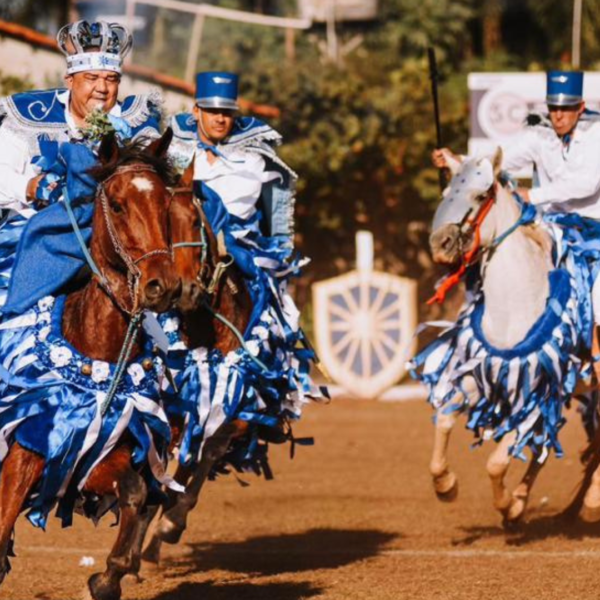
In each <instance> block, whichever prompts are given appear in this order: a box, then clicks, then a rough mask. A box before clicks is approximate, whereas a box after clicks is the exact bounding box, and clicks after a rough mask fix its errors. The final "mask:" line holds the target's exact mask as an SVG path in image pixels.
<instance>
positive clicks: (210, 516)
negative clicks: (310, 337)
mask: <svg viewBox="0 0 600 600" xmlns="http://www.w3.org/2000/svg"><path fill="white" fill-rule="evenodd" d="M568 416H569V423H568V424H567V425H566V426H565V428H564V430H563V432H562V434H563V435H562V440H563V445H564V449H565V457H564V458H562V459H560V460H557V459H554V458H553V459H551V460H550V462H549V464H548V465H547V467H546V468H545V470H544V472H543V473H542V474H541V476H540V478H539V481H538V483H537V486H536V489H535V490H534V494H533V499H532V502H531V505H530V508H529V513H528V523H527V524H526V525H525V526H524V527H522V528H521V529H520V530H519V531H515V532H511V533H510V534H507V533H505V532H504V531H503V530H502V528H501V524H500V518H499V516H498V515H497V514H496V512H495V511H494V510H493V509H492V506H491V494H490V490H489V484H488V481H487V478H486V475H485V471H484V465H485V460H486V457H487V454H488V452H489V450H488V449H487V448H486V447H483V448H480V449H476V450H471V449H470V447H469V444H470V442H471V437H470V434H469V433H468V432H466V431H465V430H464V428H463V427H462V426H461V427H459V428H457V431H456V435H455V438H454V440H453V442H454V443H453V445H452V451H451V460H452V463H453V465H454V467H455V469H456V471H457V473H458V475H459V478H460V493H459V497H458V498H457V500H456V502H455V503H453V504H442V503H440V502H439V501H438V500H437V499H436V498H435V495H434V493H433V491H432V487H431V483H430V481H429V476H428V471H427V465H428V459H429V452H430V448H431V434H432V426H431V420H430V419H431V411H430V409H429V408H428V407H427V406H426V405H425V403H424V402H416V401H415V402H404V403H396V404H391V403H381V402H363V401H356V400H337V401H335V402H333V403H332V404H330V405H328V406H312V407H309V408H308V409H307V410H306V413H305V417H304V419H303V421H302V422H301V423H300V424H299V425H298V426H297V427H296V435H314V436H315V438H316V445H315V446H314V447H313V448H304V447H303V448H298V451H297V454H296V457H295V458H294V460H292V461H290V459H289V455H288V451H287V450H286V449H284V448H280V447H274V448H273V451H272V466H273V469H274V472H275V476H276V479H275V480H274V481H264V480H259V479H257V478H255V477H253V476H245V477H244V478H243V479H244V480H245V481H247V482H249V483H250V484H251V485H250V486H248V487H242V486H240V484H239V483H238V482H237V481H236V478H235V477H233V476H228V477H223V478H220V479H219V480H218V481H216V482H213V483H210V484H209V485H208V486H207V488H206V489H205V492H204V496H203V500H202V502H201V505H200V506H199V507H198V508H197V509H196V512H195V514H194V515H193V516H192V520H191V527H190V529H188V531H187V533H186V534H185V537H184V540H183V542H182V543H181V544H180V545H179V546H169V547H166V551H165V555H164V562H163V565H162V568H161V569H160V570H159V571H153V572H149V571H147V570H145V571H144V572H143V577H144V579H143V581H142V582H141V583H139V584H134V583H130V584H128V585H127V587H126V588H125V590H124V594H123V598H124V600H224V599H231V600H259V599H260V600H301V599H303V598H318V599H323V600H362V599H365V600H367V599H368V600H388V599H390V600H404V599H425V600H429V599H460V600H471V599H472V600H476V599H477V600H479V599H486V598H491V599H493V600H503V599H506V600H515V598H535V599H536V600H550V599H552V600H554V599H557V600H558V599H561V600H562V599H565V598H569V599H570V600H584V599H585V600H587V599H589V600H592V599H593V600H597V599H598V598H599V597H600V528H599V527H594V526H589V525H584V524H574V525H564V524H557V523H556V522H555V521H553V520H551V518H550V516H551V515H552V514H553V513H555V512H556V511H557V510H559V509H560V508H561V507H563V506H564V505H565V503H566V502H567V500H568V498H569V496H570V494H571V492H572V489H573V487H574V485H575V484H576V482H577V479H578V477H579V473H580V467H579V464H578V462H577V450H578V448H579V447H580V446H581V444H582V442H583V435H582V431H581V427H580V426H579V422H578V420H577V415H575V414H569V415H568ZM522 468H523V467H522V465H518V467H517V468H515V469H514V473H513V474H512V477H511V479H512V480H514V479H515V477H517V476H518V475H519V473H520V472H521V471H522ZM53 521H55V520H54V519H53ZM110 524H111V519H110V518H108V519H107V520H106V521H105V522H102V523H101V524H100V525H99V526H98V527H97V528H94V527H93V525H91V524H90V523H89V522H86V521H84V520H83V519H81V518H79V519H77V520H76V523H75V526H74V527H73V528H71V529H68V530H61V529H60V528H59V527H58V526H57V523H55V522H51V524H50V527H49V530H48V531H47V532H46V533H44V532H42V531H37V530H35V529H34V528H33V527H31V526H30V525H29V524H28V523H27V522H25V521H24V519H21V520H20V522H19V525H18V527H17V537H16V547H15V549H16V552H17V555H18V557H17V558H15V559H13V561H12V564H13V570H12V572H11V573H10V575H9V576H8V578H7V580H6V581H5V583H4V584H3V586H2V588H1V589H0V598H7V599H10V600H33V599H37V600H68V599H74V598H79V597H80V592H81V590H82V589H83V587H84V582H85V580H86V579H87V577H88V576H89V575H90V574H91V573H92V572H94V571H95V570H98V567H99V566H102V565H103V562H104V560H105V557H106V555H107V553H108V550H109V548H110V545H111V543H112V541H113V539H114V536H115V533H116V531H115V529H114V528H111V527H110ZM82 557H92V558H93V559H94V560H95V561H96V566H95V567H89V566H79V563H80V561H81V559H82Z"/></svg>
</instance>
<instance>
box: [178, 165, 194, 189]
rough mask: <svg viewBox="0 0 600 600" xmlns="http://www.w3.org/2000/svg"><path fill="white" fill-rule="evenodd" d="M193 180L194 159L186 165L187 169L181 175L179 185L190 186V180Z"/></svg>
mask: <svg viewBox="0 0 600 600" xmlns="http://www.w3.org/2000/svg"><path fill="white" fill-rule="evenodd" d="M193 181H194V161H193V160H192V162H191V163H190V164H189V165H188V167H187V169H186V170H185V171H184V172H183V174H182V175H181V179H180V180H179V187H182V188H190V189H191V188H192V182H193Z"/></svg>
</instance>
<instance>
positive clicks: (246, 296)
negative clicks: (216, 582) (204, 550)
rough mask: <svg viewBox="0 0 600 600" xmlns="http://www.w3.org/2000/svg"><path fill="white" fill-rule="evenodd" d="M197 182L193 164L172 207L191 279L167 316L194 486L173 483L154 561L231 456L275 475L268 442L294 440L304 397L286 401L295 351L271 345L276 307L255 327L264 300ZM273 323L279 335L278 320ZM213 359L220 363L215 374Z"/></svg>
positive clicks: (243, 466)
mask: <svg viewBox="0 0 600 600" xmlns="http://www.w3.org/2000/svg"><path fill="white" fill-rule="evenodd" d="M191 185H192V168H191V167H190V168H188V169H187V171H186V172H185V173H184V175H183V178H182V180H181V181H180V183H179V187H177V188H176V189H175V190H174V195H173V203H172V206H171V232H172V239H173V249H174V253H175V264H176V267H177V272H178V275H179V276H180V277H181V279H182V287H183V293H182V295H181V298H180V300H179V302H178V304H177V308H178V314H177V316H176V317H175V319H176V321H177V323H179V327H178V329H177V326H173V320H172V318H171V317H169V315H165V319H163V324H164V326H165V330H167V331H169V332H170V334H171V335H172V342H173V344H172V348H171V352H170V354H169V356H170V361H171V367H172V371H173V372H174V373H175V374H176V376H175V381H176V388H178V389H177V392H176V394H175V397H174V398H173V401H169V402H168V403H167V406H168V413H169V418H170V419H171V422H172V423H173V424H174V426H175V427H174V428H175V429H179V424H180V423H182V422H183V421H184V420H185V421H186V422H185V426H184V427H183V430H182V431H181V434H180V435H179V437H180V438H181V441H180V448H179V455H180V463H179V465H178V468H177V471H176V473H175V476H174V479H175V481H177V482H179V483H181V484H185V485H186V490H185V492H184V493H183V494H179V493H177V494H173V493H170V492H169V491H167V493H168V496H169V499H168V502H167V505H166V506H165V509H164V512H163V515H162V516H161V518H160V520H159V521H158V523H157V526H156V529H155V531H154V533H153V536H152V538H151V540H150V542H149V543H148V546H147V548H146V550H145V551H144V553H143V558H144V560H147V561H149V562H153V563H158V562H159V559H160V547H161V544H162V542H167V543H170V544H174V543H177V542H178V541H179V540H180V538H181V535H182V534H183V532H184V530H185V528H186V524H187V516H188V514H189V512H190V511H191V510H192V509H193V508H194V506H195V505H196V504H197V502H198V498H199V495H200V492H201V489H202V486H203V484H204V483H205V481H206V480H207V478H208V477H209V476H210V475H211V474H215V473H218V472H220V471H222V470H223V469H224V468H225V467H226V465H229V466H232V467H233V468H234V469H236V470H244V471H248V470H250V471H253V472H255V473H257V474H260V473H262V474H264V475H265V477H267V478H270V477H271V472H270V469H269V466H268V462H267V454H266V452H267V444H266V443H265V442H269V441H270V442H277V443H281V442H284V441H289V440H292V436H291V431H290V430H289V429H288V428H287V425H286V422H287V419H288V418H291V417H293V416H294V412H293V410H294V409H295V406H294V404H293V402H291V401H288V400H286V397H287V393H289V390H288V388H287V386H288V385H290V384H291V385H298V384H295V383H294V379H295V377H296V376H295V375H293V374H292V375H291V376H289V377H287V378H285V380H283V381H282V378H281V375H280V373H278V372H277V371H276V370H275V368H274V365H277V366H278V367H279V368H282V365H285V364H286V359H285V358H284V359H283V360H282V358H281V357H280V355H275V352H273V353H271V351H270V349H269V347H268V346H267V345H266V343H265V342H266V339H267V338H266V336H265V334H266V333H267V329H266V328H265V321H264V319H268V318H269V316H268V315H267V316H265V315H264V314H261V315H260V319H259V320H258V321H257V322H256V325H255V327H249V324H250V323H251V321H252V315H253V311H255V304H254V303H253V300H252V297H251V294H250V292H249V289H248V283H247V280H246V279H245V278H244V276H243V274H242V272H241V271H240V269H239V268H238V267H237V266H236V265H235V264H234V263H232V261H231V257H230V256H229V255H228V253H227V251H226V249H225V248H224V246H223V244H222V241H219V240H218V239H217V237H216V236H215V235H214V234H213V232H212V230H211V228H210V226H209V223H208V220H207V217H206V215H205V213H204V210H203V207H202V201H201V200H199V199H198V198H197V197H194V194H193V193H192V189H191ZM271 328H272V329H273V331H275V332H276V334H279V331H280V330H279V328H278V327H277V324H276V323H275V322H272V323H271ZM259 343H260V346H259ZM253 344H254V346H253ZM275 347H276V346H275ZM275 356H277V362H275V360H274V358H275ZM263 361H264V362H263ZM208 365H214V367H213V375H211V376H210V378H209V377H208V368H209V367H208ZM288 368H291V366H288ZM171 392H172V390H171ZM304 441H306V440H297V439H295V440H293V443H297V442H300V443H303V442H304ZM156 512H157V509H156V508H153V509H152V510H149V511H148V512H147V514H146V517H145V519H144V522H143V523H144V525H143V528H142V529H141V530H140V535H139V537H138V542H137V543H138V547H139V548H140V549H141V547H142V544H143V542H144V531H143V529H144V528H147V526H148V525H149V523H150V521H151V520H152V518H153V516H154V515H155V514H156Z"/></svg>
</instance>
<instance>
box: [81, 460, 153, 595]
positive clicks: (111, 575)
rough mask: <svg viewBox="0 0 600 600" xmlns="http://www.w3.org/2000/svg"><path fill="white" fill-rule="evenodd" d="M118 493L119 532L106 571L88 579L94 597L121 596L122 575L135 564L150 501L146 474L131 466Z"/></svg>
mask: <svg viewBox="0 0 600 600" xmlns="http://www.w3.org/2000/svg"><path fill="white" fill-rule="evenodd" d="M116 493H117V497H118V500H119V533H118V535H117V540H116V541H115V544H114V546H113V548H112V550H111V552H110V554H109V555H108V558H107V559H106V566H107V568H106V571H105V572H104V573H96V574H94V575H92V577H90V579H89V581H88V586H89V589H90V592H91V594H92V597H93V598H94V600H119V598H120V597H121V579H122V578H123V576H124V575H126V574H127V573H130V572H131V571H132V569H133V568H134V566H135V565H134V548H135V541H136V535H137V533H138V528H139V524H140V512H141V510H142V508H143V507H144V504H145V502H146V495H147V489H146V484H145V483H144V480H143V478H142V477H141V476H140V475H138V473H136V472H135V471H134V470H133V469H131V467H129V468H128V469H127V470H126V471H125V473H123V474H122V475H121V476H120V477H119V478H118V481H117V485H116ZM138 568H139V565H138Z"/></svg>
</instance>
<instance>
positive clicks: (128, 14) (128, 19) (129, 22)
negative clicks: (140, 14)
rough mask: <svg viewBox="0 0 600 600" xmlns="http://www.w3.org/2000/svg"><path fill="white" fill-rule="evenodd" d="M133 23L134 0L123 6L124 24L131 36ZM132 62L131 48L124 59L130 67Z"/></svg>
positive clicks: (129, 0)
mask: <svg viewBox="0 0 600 600" xmlns="http://www.w3.org/2000/svg"><path fill="white" fill-rule="evenodd" d="M134 21H135V0H127V4H126V5H125V24H126V26H127V27H128V28H129V30H130V31H131V34H132V35H133V23H134ZM132 60H133V48H131V50H130V51H129V54H128V55H127V56H126V57H125V61H124V62H125V64H126V65H130V64H131V62H132Z"/></svg>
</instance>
